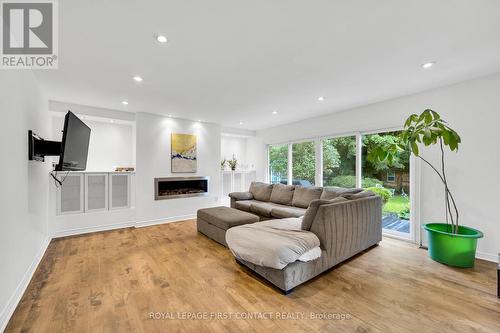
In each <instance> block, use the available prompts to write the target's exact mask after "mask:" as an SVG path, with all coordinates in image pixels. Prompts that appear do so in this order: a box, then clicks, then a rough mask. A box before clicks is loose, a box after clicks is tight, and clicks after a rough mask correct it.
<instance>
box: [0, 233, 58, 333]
mask: <svg viewBox="0 0 500 333" xmlns="http://www.w3.org/2000/svg"><path fill="white" fill-rule="evenodd" d="M50 241H51V238H50V237H47V238H46V239H45V240H44V242H43V244H42V246H41V247H40V249H39V250H38V252H37V254H36V256H35V258H34V259H33V261H32V262H31V264H30V265H29V267H28V269H27V270H26V272H25V273H24V274H23V277H22V279H21V281H19V284H18V285H17V287H16V290H14V293H13V294H12V296H10V298H9V301H8V302H7V305H6V306H5V308H4V309H3V310H2V311H1V312H0V332H3V331H4V330H5V328H6V326H7V324H8V323H9V320H10V317H12V314H13V313H14V311H15V310H16V307H17V305H18V304H19V301H20V300H21V297H23V294H24V292H25V291H26V288H27V287H28V284H29V283H30V281H31V278H32V277H33V274H35V271H36V269H37V268H38V265H39V264H40V261H41V260H42V258H43V255H44V254H45V251H46V250H47V247H48V246H49V244H50Z"/></svg>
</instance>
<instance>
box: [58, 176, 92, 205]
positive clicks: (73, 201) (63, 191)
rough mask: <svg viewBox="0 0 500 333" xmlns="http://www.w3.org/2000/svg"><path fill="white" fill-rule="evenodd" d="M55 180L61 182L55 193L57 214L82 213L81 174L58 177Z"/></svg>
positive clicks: (82, 192)
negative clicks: (61, 184)
mask: <svg viewBox="0 0 500 333" xmlns="http://www.w3.org/2000/svg"><path fill="white" fill-rule="evenodd" d="M57 178H58V179H59V180H60V181H62V182H63V186H61V187H59V189H58V191H57V213H58V214H59V215H61V214H75V213H83V211H84V210H85V209H84V206H83V202H84V200H83V195H84V190H83V189H84V184H83V174H67V175H59V176H58V177H57Z"/></svg>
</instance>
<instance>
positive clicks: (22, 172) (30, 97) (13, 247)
mask: <svg viewBox="0 0 500 333" xmlns="http://www.w3.org/2000/svg"><path fill="white" fill-rule="evenodd" d="M0 96H1V97H0V110H1V113H2V121H1V122H0V156H2V161H1V163H0V168H1V169H0V178H1V182H0V184H1V189H0V331H3V329H4V327H5V325H6V324H7V321H8V319H9V318H10V315H11V314H12V312H13V311H14V309H15V306H16V305H17V302H18V301H19V299H20V297H21V296H22V293H23V292H24V289H25V287H26V285H27V284H28V282H29V279H30V278H31V274H32V273H33V272H34V270H35V268H36V266H37V264H38V261H39V259H40V258H41V255H42V254H43V252H44V251H45V249H46V246H47V245H48V238H47V196H48V186H47V184H48V181H47V175H48V172H49V169H50V163H48V162H46V163H42V162H34V161H28V130H29V129H32V130H33V131H34V132H35V133H36V134H38V135H40V136H41V137H44V138H49V137H50V134H51V133H50V120H49V115H48V111H47V100H46V99H44V98H43V96H42V95H41V93H40V90H39V88H38V86H37V83H36V80H35V78H34V76H33V73H32V72H31V71H26V70H4V71H2V73H1V75H0Z"/></svg>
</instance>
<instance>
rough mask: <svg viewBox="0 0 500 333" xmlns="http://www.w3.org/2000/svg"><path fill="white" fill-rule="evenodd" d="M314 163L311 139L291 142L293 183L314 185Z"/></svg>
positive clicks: (314, 157)
mask: <svg viewBox="0 0 500 333" xmlns="http://www.w3.org/2000/svg"><path fill="white" fill-rule="evenodd" d="M315 165H316V156H315V153H314V142H313V141H310V142H299V143H294V144H292V176H293V178H292V179H293V182H292V184H293V185H302V186H312V185H314V178H315V174H316V170H315Z"/></svg>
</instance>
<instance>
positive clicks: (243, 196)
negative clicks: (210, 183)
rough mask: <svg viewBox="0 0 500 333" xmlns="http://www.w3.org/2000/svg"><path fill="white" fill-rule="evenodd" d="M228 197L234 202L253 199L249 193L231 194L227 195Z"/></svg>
mask: <svg viewBox="0 0 500 333" xmlns="http://www.w3.org/2000/svg"><path fill="white" fill-rule="evenodd" d="M229 197H230V198H231V199H234V200H236V201H240V200H252V199H253V195H252V193H250V192H231V193H229Z"/></svg>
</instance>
